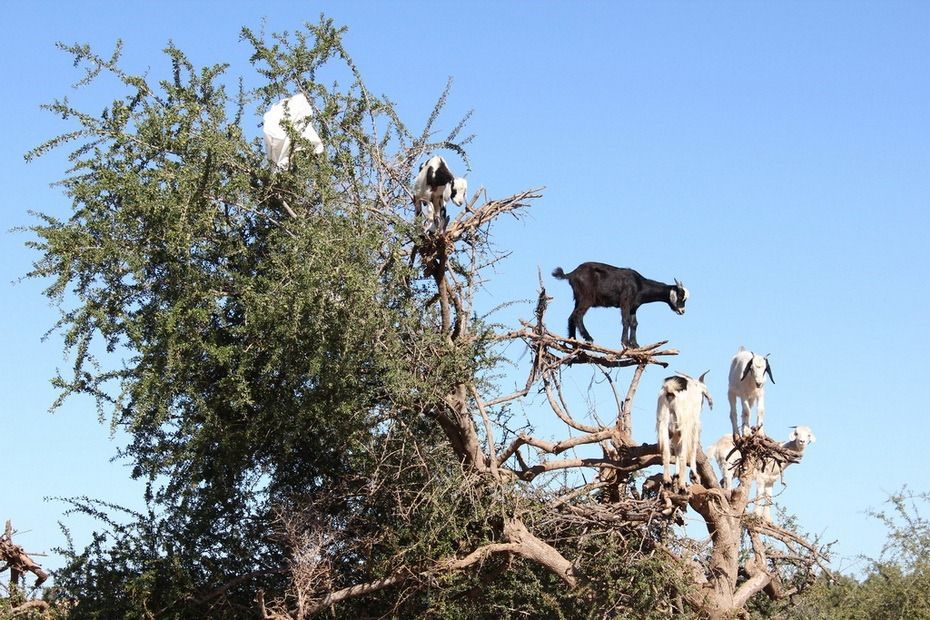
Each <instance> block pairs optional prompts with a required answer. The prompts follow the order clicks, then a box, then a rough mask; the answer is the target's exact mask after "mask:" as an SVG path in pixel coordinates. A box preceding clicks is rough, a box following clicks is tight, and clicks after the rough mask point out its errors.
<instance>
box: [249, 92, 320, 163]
mask: <svg viewBox="0 0 930 620" xmlns="http://www.w3.org/2000/svg"><path fill="white" fill-rule="evenodd" d="M312 116H313V107H312V106H311V105H310V102H309V101H307V97H306V96H304V94H303V93H298V94H296V95H294V96H293V97H289V98H287V99H282V100H281V101H279V102H278V103H276V104H274V105H273V106H271V108H269V109H268V111H267V112H265V114H264V116H263V117H262V121H263V122H262V133H264V134H265V154H266V155H267V156H268V160H269V161H270V162H271V163H273V164H275V165H276V166H278V167H279V168H287V165H288V162H289V161H290V156H291V153H292V152H296V151H298V150H300V146H299V145H298V146H296V147H294V148H291V138H290V136H288V135H287V131H286V130H285V128H284V126H283V125H282V124H281V121H283V120H284V119H285V118H286V119H288V120H289V121H290V122H291V125H293V127H294V129H295V130H296V131H297V132H298V134H299V135H300V136H301V137H302V138H304V139H306V140H307V141H309V142H310V144H312V145H313V152H314V153H316V154H317V155H319V154H320V153H322V152H323V141H322V140H321V139H320V136H319V135H318V134H317V132H316V130H315V129H314V128H313V125H311V124H310V118H311V117H312Z"/></svg>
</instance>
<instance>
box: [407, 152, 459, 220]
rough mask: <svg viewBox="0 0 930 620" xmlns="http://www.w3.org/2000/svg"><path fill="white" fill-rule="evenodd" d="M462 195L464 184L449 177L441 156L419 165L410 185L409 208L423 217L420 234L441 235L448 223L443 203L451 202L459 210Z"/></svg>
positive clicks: (450, 174) (451, 175)
mask: <svg viewBox="0 0 930 620" xmlns="http://www.w3.org/2000/svg"><path fill="white" fill-rule="evenodd" d="M466 193H468V181H467V180H465V179H463V178H462V177H456V176H455V175H453V174H452V172H451V171H450V170H449V167H448V166H447V165H446V160H444V159H443V158H442V157H440V156H439V155H435V156H433V157H430V158H429V159H428V160H426V161H425V162H423V165H422V166H420V171H419V172H418V173H417V178H416V181H414V183H413V205H414V208H415V209H416V210H417V211H418V212H421V213H422V214H423V218H424V221H423V232H425V233H429V232H439V233H443V232H445V230H446V224H448V223H449V217H448V216H447V215H446V203H447V202H449V201H450V200H451V201H452V202H453V203H455V204H456V205H458V206H460V207H461V206H462V205H463V204H464V203H465V194H466Z"/></svg>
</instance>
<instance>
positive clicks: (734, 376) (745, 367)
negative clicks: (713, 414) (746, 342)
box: [727, 347, 775, 436]
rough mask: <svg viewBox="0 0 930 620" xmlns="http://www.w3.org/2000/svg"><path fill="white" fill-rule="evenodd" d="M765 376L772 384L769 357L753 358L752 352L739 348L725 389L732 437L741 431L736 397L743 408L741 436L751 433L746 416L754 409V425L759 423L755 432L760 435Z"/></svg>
mask: <svg viewBox="0 0 930 620" xmlns="http://www.w3.org/2000/svg"><path fill="white" fill-rule="evenodd" d="M766 374H767V375H768V376H769V379H771V380H772V383H773V384H774V383H775V377H773V376H772V366H771V365H770V364H769V356H768V355H765V356H762V355H756V354H755V353H753V352H752V351H747V350H746V349H745V347H740V348H739V351H737V352H736V355H734V356H733V359H732V360H731V361H730V385H729V388H728V389H727V398H728V399H729V400H730V422H731V424H732V425H733V435H734V436H736V435H739V434H740V429H739V428H738V427H737V425H736V399H737V398H739V399H740V401H741V402H742V405H743V420H742V422H743V424H742V433H743V435H748V434H749V432H750V428H749V416H750V413H751V409H752V407H753V406H755V407H756V422H758V424H757V426H756V432H758V433H762V432H763V430H762V427H763V424H764V422H765V375H766Z"/></svg>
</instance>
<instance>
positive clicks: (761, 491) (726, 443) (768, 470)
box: [707, 426, 817, 522]
mask: <svg viewBox="0 0 930 620" xmlns="http://www.w3.org/2000/svg"><path fill="white" fill-rule="evenodd" d="M792 429H793V430H792V431H791V436H790V437H788V441H784V442H782V444H781V446H782V447H783V448H787V449H789V450H793V451H794V452H797V453H799V454H801V455H803V454H804V449H805V448H806V447H807V446H808V445H809V444H812V443H814V442H815V441H817V438H816V437H814V432H813V431H812V430H811V429H810V427H809V426H794V427H792ZM731 453H732V454H731ZM727 455H729V458H727ZM707 458H708V459H713V460H715V461H717V466H718V467H719V468H720V472H721V473H722V474H723V488H725V489H729V488H731V487H732V486H733V468H734V467H735V466H736V461H737V460H738V459H739V458H740V455H739V451H738V450H737V451H735V452H734V450H733V436H732V435H724V436H723V437H721V438H720V439H718V440H717V442H716V443H714V444H713V445H711V446H710V447H709V448H707ZM788 465H791V463H779V462H778V461H775V460H769V461H766V463H765V465H764V466H763V467H761V468H759V469H756V470H755V471H754V472H753V475H752V481H755V483H756V494H757V495H758V497H757V498H756V501H755V504H756V506H755V513H756V515H758V516H761V517H763V518H764V519H765V520H766V521H769V522H771V520H772V514H771V506H772V488H773V487H774V486H775V481H776V480H778V479H781V478H782V476H783V475H784V473H785V469H786V468H787V467H788ZM782 484H784V480H782Z"/></svg>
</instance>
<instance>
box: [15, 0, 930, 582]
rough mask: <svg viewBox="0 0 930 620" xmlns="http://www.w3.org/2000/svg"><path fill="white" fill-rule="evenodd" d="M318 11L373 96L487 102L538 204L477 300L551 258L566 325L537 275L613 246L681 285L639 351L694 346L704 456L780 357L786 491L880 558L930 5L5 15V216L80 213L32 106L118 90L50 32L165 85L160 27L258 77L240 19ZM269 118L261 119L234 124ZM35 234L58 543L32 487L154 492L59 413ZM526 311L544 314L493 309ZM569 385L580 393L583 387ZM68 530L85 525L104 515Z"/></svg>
mask: <svg viewBox="0 0 930 620" xmlns="http://www.w3.org/2000/svg"><path fill="white" fill-rule="evenodd" d="M320 12H326V13H327V15H329V16H331V17H333V18H335V19H336V21H337V23H342V24H344V25H347V26H348V27H349V32H348V34H347V36H346V39H345V40H346V44H347V47H348V49H349V50H350V52H351V53H352V54H353V56H354V58H355V61H356V63H357V64H358V66H359V67H360V69H361V70H362V73H363V75H365V76H366V79H367V80H368V83H369V86H370V87H371V88H372V90H374V91H376V92H379V93H384V94H387V95H389V96H390V97H391V98H392V99H393V100H394V101H395V102H397V105H398V108H399V111H400V113H401V117H402V118H404V119H405V120H406V121H407V123H408V124H410V125H411V126H413V127H418V126H421V125H422V123H423V122H424V121H425V119H426V117H427V116H428V113H429V111H430V109H431V107H432V105H433V103H434V101H435V99H436V97H437V96H438V95H439V93H440V92H441V90H442V87H443V85H444V84H445V82H446V79H447V77H449V76H452V77H453V78H454V80H455V81H454V88H453V92H452V96H451V97H450V102H449V105H448V107H447V111H446V114H445V116H444V117H443V120H442V122H441V123H440V129H451V127H453V126H454V125H455V123H456V122H457V121H458V119H459V117H460V116H461V115H462V114H464V113H465V112H467V111H468V110H470V109H474V110H475V114H474V117H473V119H472V122H471V124H470V129H471V130H472V131H473V132H475V133H476V134H477V138H476V140H475V142H474V144H473V145H472V146H471V147H470V148H469V155H470V159H471V164H472V169H471V171H470V172H469V173H468V177H469V182H470V186H471V187H473V188H477V187H479V186H484V187H485V188H487V190H488V193H489V195H490V196H492V197H503V196H505V195H509V194H511V193H514V192H516V191H519V190H522V189H525V188H529V187H536V186H545V187H546V190H545V195H544V197H543V198H542V199H541V200H540V201H538V203H537V204H536V205H535V206H534V207H533V208H532V210H531V211H530V213H529V214H528V217H527V218H525V219H524V220H523V221H519V222H517V221H510V220H507V221H504V222H503V223H502V224H501V225H500V226H499V227H498V228H497V234H496V241H497V243H498V244H499V245H500V246H501V247H504V248H509V249H512V251H513V254H512V255H511V257H510V258H509V259H508V260H507V261H505V262H504V263H502V264H500V265H499V266H498V267H497V269H496V277H495V279H494V280H493V281H492V282H491V283H490V284H489V285H488V287H487V290H486V291H484V293H483V297H482V299H481V300H480V301H481V303H482V304H483V305H484V306H485V307H484V309H486V310H489V309H490V308H491V307H493V306H495V305H497V304H500V303H502V302H505V301H508V300H510V299H513V298H532V297H534V296H535V294H536V282H537V276H536V274H537V269H541V270H542V272H543V274H544V276H545V283H546V286H547V288H548V291H549V293H550V294H552V295H554V296H555V300H554V302H553V303H552V306H551V309H550V315H549V324H550V327H551V328H554V329H557V330H559V331H561V330H564V326H565V320H566V318H567V316H568V313H569V312H570V310H571V294H570V289H569V287H568V285H567V284H566V283H564V282H558V281H555V280H553V279H552V278H551V277H549V276H548V274H549V273H550V272H551V271H552V269H553V268H554V267H556V266H562V267H564V268H565V269H566V271H567V270H569V269H572V268H574V267H575V266H576V265H577V264H578V263H580V262H584V261H587V260H599V261H603V262H608V263H611V264H615V265H618V266H627V267H633V268H635V269H637V270H639V271H640V272H642V273H643V274H644V275H646V276H648V277H653V278H657V279H660V280H664V281H671V279H672V278H676V277H677V278H680V279H681V280H683V281H684V282H685V284H686V285H687V286H688V287H689V289H690V290H691V295H692V297H691V300H690V301H689V309H688V312H687V314H686V315H685V316H683V317H678V316H676V315H674V314H673V313H671V312H669V311H668V310H667V308H665V307H664V306H659V305H652V306H645V307H643V308H642V309H641V310H640V313H639V321H640V327H639V340H640V342H641V343H646V342H653V341H656V340H659V339H669V340H670V346H674V347H676V348H678V349H680V350H681V355H680V356H678V358H676V359H675V360H674V361H673V364H672V366H671V368H672V369H675V370H682V371H685V372H689V373H694V374H697V373H700V372H702V371H704V370H706V369H708V368H709V369H710V370H711V372H710V374H709V375H708V385H709V387H710V390H711V393H712V394H713V395H714V397H715V400H716V403H717V407H716V408H715V409H714V410H713V411H712V412H706V411H705V414H704V418H703V425H704V432H703V443H704V445H708V444H710V443H712V442H713V441H714V440H716V438H717V437H719V436H720V435H721V434H722V433H724V432H726V431H727V430H728V428H729V420H728V416H727V405H726V375H727V369H728V365H729V359H730V357H731V356H732V355H733V353H735V351H736V350H737V348H738V347H739V346H740V345H741V344H742V345H745V346H747V347H748V348H751V349H753V350H756V351H758V352H763V353H771V358H770V359H771V363H772V368H773V371H774V374H775V379H776V381H777V383H776V384H775V385H770V386H769V388H768V390H767V420H766V422H767V425H766V426H767V430H768V431H769V433H770V434H772V435H773V436H775V437H781V438H785V437H787V434H788V432H789V429H788V427H789V426H790V425H795V424H805V425H808V426H811V427H812V428H813V430H814V432H815V434H816V435H817V438H818V441H817V443H815V444H814V445H813V446H812V447H811V448H809V452H808V454H807V455H806V456H805V459H804V462H803V463H802V464H800V465H798V466H795V468H794V469H792V470H788V473H787V474H786V479H787V481H788V485H789V486H788V488H787V489H786V490H784V492H783V493H782V494H781V495H780V496H779V497H778V499H777V501H778V502H779V503H780V504H782V505H784V506H786V507H787V508H788V509H789V511H790V512H793V513H794V514H796V515H797V516H798V518H799V520H800V522H801V524H802V525H803V527H805V528H806V529H807V530H808V531H809V532H811V533H814V534H822V535H823V537H824V539H825V540H834V539H836V540H838V541H839V544H838V546H837V551H838V554H837V556H836V558H835V566H836V567H838V568H840V569H844V570H855V569H856V564H855V556H856V555H857V554H859V553H865V554H869V555H876V554H877V553H878V552H879V551H880V548H881V543H882V541H883V531H882V529H881V528H880V527H879V526H878V525H877V524H876V523H874V522H873V521H871V520H870V519H869V518H868V517H866V515H865V514H864V511H865V510H866V509H868V508H870V507H879V506H880V505H881V504H882V502H883V501H884V499H885V498H886V496H887V494H888V493H889V492H893V491H896V490H898V489H899V488H901V486H902V485H904V484H908V485H910V487H911V488H912V489H913V490H916V491H930V486H928V484H927V483H926V482H925V481H922V480H920V479H919V476H918V474H917V473H916V471H915V469H914V463H916V462H920V458H921V457H922V456H923V455H924V454H925V453H926V442H927V423H926V422H925V417H926V416H927V414H928V411H927V398H926V397H925V396H923V390H925V389H926V387H927V385H928V379H930V376H928V375H930V370H928V366H927V364H926V362H925V358H926V351H927V350H928V348H930V328H928V320H927V319H928V308H930V284H928V281H927V272H928V267H930V249H928V247H930V244H928V242H927V236H928V232H930V215H928V213H930V209H928V207H930V78H928V73H927V67H928V66H930V38H928V37H927V32H928V27H930V4H927V3H920V2H804V3H801V2H783V3H766V4H763V3H759V2H738V3H737V2H712V3H695V2H687V3H678V2H657V3H648V4H647V3H626V2H616V3H607V2H597V3H569V2H559V3H547V2H542V3H528V2H514V3H500V2H476V3H461V2H459V3H451V2H449V3H421V2H403V3H397V4H392V3H375V2H371V3H368V2H341V3H318V2H306V3H277V2H262V3H246V2H158V3H155V2H152V3H129V2H120V3H117V2H81V3H58V2H54V3H53V2H30V3H18V4H15V5H14V4H11V5H8V6H7V7H6V8H5V16H6V19H5V20H4V24H3V26H2V28H3V29H4V31H5V32H4V33H3V40H4V41H5V42H6V46H5V47H6V53H5V54H2V55H0V75H2V77H3V82H4V84H5V85H6V88H5V90H6V96H5V97H4V102H3V114H2V115H0V124H2V129H3V135H5V136H6V138H7V139H6V141H5V144H4V148H3V149H2V151H0V157H2V158H3V165H2V166H0V179H2V187H3V188H4V192H3V196H4V198H5V200H4V208H3V210H2V214H3V221H2V224H3V229H4V231H6V230H7V229H10V228H12V227H15V226H23V225H28V224H30V223H31V222H32V221H33V220H32V219H31V218H30V216H28V215H27V211H28V210H30V209H31V210H37V211H44V212H48V213H52V214H57V215H64V214H67V212H68V209H69V205H68V203H67V201H66V200H65V199H64V198H63V197H62V195H61V193H60V191H59V190H57V189H55V188H50V187H49V184H50V183H51V182H52V181H54V180H56V179H58V178H60V177H61V176H62V175H63V172H64V169H65V166H66V161H65V158H64V153H56V154H53V155H51V156H49V157H47V158H43V159H40V160H39V161H36V162H32V163H29V164H27V163H26V162H25V161H24V160H23V153H25V152H26V151H27V150H29V149H30V148H32V147H33V146H35V145H36V144H38V143H40V142H42V141H43V140H45V139H47V138H49V137H51V136H53V135H55V134H57V133H58V132H60V131H62V130H64V129H65V128H66V126H65V125H63V124H62V122H61V121H60V120H59V119H56V118H54V117H52V116H51V115H50V114H48V113H47V112H43V111H41V110H39V107H38V106H39V104H41V103H44V102H48V101H50V100H51V99H53V98H55V97H60V96H62V95H68V96H69V97H72V98H74V99H76V100H79V101H83V102H86V104H87V106H88V107H89V109H90V110H92V111H99V109H100V108H101V107H102V105H103V101H104V100H106V97H108V96H110V95H111V93H101V92H97V93H93V92H83V91H73V90H72V89H71V88H70V85H71V84H72V83H74V82H76V81H77V80H78V79H79V75H78V73H77V72H76V71H75V70H74V69H73V68H72V67H71V63H70V61H69V58H68V57H67V56H66V55H65V54H63V53H61V52H59V51H57V50H56V49H55V47H54V44H55V42H56V41H63V42H66V43H73V42H89V43H91V44H92V45H94V46H95V47H97V48H98V50H99V51H101V52H108V51H109V50H110V49H112V45H113V43H114V41H115V40H116V39H117V38H123V39H124V40H125V59H126V62H127V64H128V66H129V67H131V68H132V69H134V70H137V71H144V70H146V69H149V71H150V74H151V75H152V76H158V77H160V76H162V75H166V74H167V72H168V69H167V67H168V65H167V63H166V61H165V60H164V57H163V55H162V54H161V50H162V48H163V47H164V46H165V44H166V43H167V42H168V40H169V39H170V40H173V41H174V42H175V43H176V44H177V45H178V47H180V48H181V49H182V50H185V51H186V52H187V53H188V55H189V56H190V58H191V60H192V61H193V62H194V63H195V64H200V65H204V64H211V63H214V62H229V63H231V65H232V66H231V67H230V69H229V71H228V75H229V76H231V77H232V78H233V79H234V78H236V77H238V76H240V75H243V76H247V77H249V79H251V77H252V73H251V71H250V68H249V66H248V64H247V57H248V49H247V47H246V46H245V45H244V44H243V43H240V42H239V41H238V36H239V29H240V28H241V27H242V26H243V25H247V26H250V27H253V28H255V29H258V28H260V26H261V19H262V18H263V17H264V18H267V22H266V29H267V30H268V31H278V30H283V29H288V30H292V31H293V30H295V29H297V28H299V26H300V24H301V23H303V22H304V21H316V19H317V17H318V16H319V14H320ZM257 128H258V119H257V117H256V118H255V122H254V126H250V127H248V128H247V129H248V130H249V131H254V132H256V133H257ZM446 155H447V156H448V158H449V160H450V163H451V164H452V165H453V169H454V170H456V171H458V172H461V171H463V170H464V166H463V164H462V162H461V161H459V160H457V158H455V156H454V155H452V154H446ZM27 239H28V236H27V235H24V234H21V233H13V234H8V233H5V234H3V235H2V237H0V258H2V260H0V295H2V297H0V299H2V306H0V312H2V315H3V320H2V321H0V329H2V330H3V332H2V334H3V335H2V339H0V343H2V345H0V346H2V347H3V355H0V364H2V368H0V382H2V383H0V389H2V393H3V394H4V399H3V404H2V405H0V420H2V426H0V429H2V433H3V435H2V436H3V441H2V452H0V454H2V455H3V456H4V457H5V458H4V462H5V464H6V465H7V468H6V471H7V475H6V476H5V480H4V483H3V485H2V487H0V488H2V492H0V520H2V519H7V518H11V519H12V520H13V522H14V525H16V526H17V527H18V528H19V529H20V530H23V531H22V533H21V534H20V536H19V541H20V542H21V543H22V544H24V545H25V546H26V548H27V550H29V551H48V550H50V549H51V548H52V547H54V546H55V545H58V544H61V543H62V540H63V539H62V537H61V535H60V533H59V531H58V527H57V521H58V520H60V519H61V518H62V516H61V513H62V511H63V510H64V506H63V504H61V503H60V502H55V501H44V500H43V498H44V497H46V496H71V495H90V496H96V497H101V498H106V499H109V500H112V501H116V502H124V503H130V504H136V503H138V497H139V494H140V489H139V488H138V487H136V486H134V485H132V484H130V483H129V482H128V473H129V472H128V467H127V466H126V465H125V464H122V463H118V462H117V463H113V462H110V458H111V457H112V455H113V454H114V452H115V450H116V448H117V446H118V445H119V444H120V438H119V437H118V436H117V437H116V438H111V435H110V430H109V427H108V425H107V424H106V423H104V424H99V423H98V422H97V412H96V410H95V408H94V406H93V404H92V403H90V402H88V401H84V400H80V399H77V400H74V401H69V402H68V403H67V404H66V405H65V406H64V407H63V408H61V409H60V410H58V411H57V412H56V413H55V414H49V413H48V412H47V409H48V407H49V405H50V404H51V402H52V401H53V399H54V393H53V391H52V389H51V387H50V384H49V381H48V379H49V378H50V377H51V376H52V375H53V374H54V372H55V369H56V368H59V367H60V368H63V369H66V368H67V367H68V364H69V361H68V360H67V359H64V358H63V357H62V354H61V343H60V340H59V338H58V337H57V336H55V335H52V336H51V337H50V338H49V339H48V340H47V341H44V342H43V341H42V340H41V337H42V335H43V334H44V333H45V332H46V330H47V329H48V328H49V327H50V326H51V325H52V323H53V322H54V320H55V319H56V313H55V311H54V309H52V308H49V307H48V305H47V303H46V301H45V299H44V298H43V297H42V296H41V294H40V291H41V289H42V284H41V283H39V282H20V283H16V284H11V283H12V282H14V281H16V280H17V279H18V278H19V277H20V276H21V275H23V274H24V273H25V272H26V271H28V269H29V267H30V264H31V261H32V260H33V259H34V258H36V256H35V255H33V254H31V253H30V252H29V251H28V250H26V249H25V248H24V247H23V243H24V241H26V240H27ZM479 310H481V309H479ZM518 316H523V317H526V318H528V317H530V316H531V309H530V308H529V307H527V306H518V307H516V308H514V309H510V310H507V311H506V312H504V313H502V314H501V315H499V317H498V318H501V319H504V320H508V321H514V320H515V319H516V318H517V317H518ZM586 323H587V325H588V329H589V331H590V332H591V333H592V334H593V335H594V337H595V338H596V339H597V341H598V342H599V343H601V344H605V345H610V344H612V343H613V344H616V343H617V342H619V335H620V325H619V312H618V311H616V310H604V309H595V310H592V311H591V312H590V313H589V314H588V316H587V320H586ZM515 353H519V352H518V351H515ZM665 374H667V373H665V372H663V371H662V370H660V369H655V370H652V371H650V372H649V373H648V374H647V376H646V378H645V379H644V381H643V384H642V387H641V388H640V392H639V395H638V398H637V403H636V407H635V409H634V420H633V424H634V432H635V436H636V439H637V440H639V441H644V442H645V441H654V415H655V413H654V411H655V410H654V407H655V394H656V392H657V390H658V387H659V384H660V383H661V380H662V378H663V377H664V376H665ZM627 377H628V374H625V373H619V378H620V380H621V381H622V380H624V379H625V378H627ZM569 381H570V382H571V383H573V384H574V385H577V387H578V388H579V389H581V388H584V387H586V385H587V381H588V379H587V377H586V376H584V375H581V374H579V375H578V376H572V377H570V378H569ZM598 402H599V403H601V404H607V403H606V401H598ZM534 422H537V424H538V427H539V429H540V432H542V433H545V432H550V431H551V432H555V430H556V429H555V427H552V429H549V427H546V426H545V425H543V424H540V423H538V421H537V420H534ZM776 489H777V488H776ZM66 523H69V524H70V525H72V526H73V527H74V531H75V534H76V536H77V538H78V542H83V540H82V536H83V537H86V535H87V532H88V528H89V527H90V525H89V524H87V523H82V522H80V521H75V520H71V518H68V519H66ZM44 561H45V564H46V565H48V566H51V567H55V566H57V565H59V563H60V560H59V559H58V558H56V557H54V556H50V557H48V558H45V559H44Z"/></svg>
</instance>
